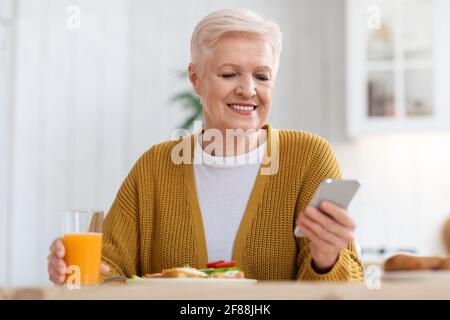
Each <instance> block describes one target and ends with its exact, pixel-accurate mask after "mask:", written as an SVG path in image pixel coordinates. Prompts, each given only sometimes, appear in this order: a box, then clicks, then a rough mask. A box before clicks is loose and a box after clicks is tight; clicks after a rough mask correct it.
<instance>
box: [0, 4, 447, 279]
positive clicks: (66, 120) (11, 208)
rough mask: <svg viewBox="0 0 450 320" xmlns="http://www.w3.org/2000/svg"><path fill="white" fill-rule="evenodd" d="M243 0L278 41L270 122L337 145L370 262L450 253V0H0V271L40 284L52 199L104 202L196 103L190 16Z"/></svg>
mask: <svg viewBox="0 0 450 320" xmlns="http://www.w3.org/2000/svg"><path fill="white" fill-rule="evenodd" d="M226 7H246V8H249V9H252V10H255V11H256V12H258V13H260V14H261V15H263V16H266V17H268V18H270V19H273V20H275V21H276V22H278V23H279V25H280V26H281V29H282V31H283V34H284V49H283V52H282V56H281V67H280V71H279V75H278V80H277V87H276V91H275V97H274V103H273V109H272V114H271V118H270V122H271V123H272V124H273V125H274V126H275V127H276V128H288V129H296V130H308V131H312V132H315V133H317V134H320V135H322V136H324V137H326V138H327V139H328V140H329V141H330V142H331V143H332V144H333V146H334V149H335V151H336V154H337V157H338V159H339V161H340V163H341V166H342V171H343V175H344V177H345V178H356V179H358V180H360V182H361V184H362V187H361V189H360V192H359V193H358V194H357V196H356V198H355V199H354V202H353V204H352V206H351V208H350V212H351V215H352V216H353V217H354V218H355V220H356V222H357V224H358V229H357V233H356V236H357V241H358V244H359V245H360V247H361V250H362V257H363V259H364V260H365V261H366V262H370V261H372V260H377V259H382V258H383V257H385V256H386V255H388V254H390V253H392V252H395V251H396V250H407V251H411V252H415V253H417V254H423V255H435V254H438V255H443V254H447V252H446V248H445V246H444V244H443V241H442V236H441V231H442V226H443V224H444V222H445V220H446V219H448V217H449V215H450V98H449V91H450V81H449V78H450V63H449V59H450V22H449V21H450V1H448V0H435V1H433V0H389V1H381V0H367V1H365V0H348V1H345V0H239V1H238V0H221V1H219V0H214V1H212V0H211V1H207V0H189V1H186V0H167V1H150V0H71V1H66V0H0V285H39V284H48V280H47V267H46V264H47V261H46V256H47V254H48V247H49V245H50V242H51V240H52V239H54V238H55V237H57V236H58V235H60V232H61V218H60V217H61V212H62V211H63V210H65V209H74V208H99V209H103V210H105V211H107V210H108V209H109V207H110V205H111V203H112V201H113V199H114V196H115V193H116V192H117V190H118V188H119V187H120V184H121V183H122V180H123V179H124V177H125V176H126V174H127V173H128V171H129V170H130V169H131V167H132V165H133V163H134V162H135V161H136V159H137V158H138V157H139V156H140V155H141V154H142V153H143V152H144V151H145V150H147V149H148V148H149V147H150V146H152V145H153V144H155V143H157V142H160V141H164V140H168V139H170V137H171V133H172V131H173V130H174V129H175V128H178V127H179V125H180V124H181V123H183V122H184V121H185V120H186V119H187V117H189V115H190V111H189V110H186V109H184V108H183V107H182V105H181V104H180V103H179V102H173V101H172V100H171V99H172V97H173V96H175V95H176V94H178V93H180V92H182V91H184V90H189V83H188V81H187V79H186V78H185V77H180V72H182V71H183V70H186V68H187V66H188V63H189V48H190V47H189V43H190V36H191V32H192V31H193V29H194V27H195V25H196V23H197V22H198V21H199V19H201V18H202V17H203V16H204V15H205V14H207V13H209V12H211V11H213V10H216V9H220V8H226Z"/></svg>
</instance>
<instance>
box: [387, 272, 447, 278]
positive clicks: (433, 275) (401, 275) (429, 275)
mask: <svg viewBox="0 0 450 320" xmlns="http://www.w3.org/2000/svg"><path fill="white" fill-rule="evenodd" d="M383 279H385V280H402V279H405V280H422V279H423V280H426V279H436V280H440V279H450V271H447V270H435V271H429V270H423V271H420V270H417V271H416V270H414V271H388V272H384V273H383Z"/></svg>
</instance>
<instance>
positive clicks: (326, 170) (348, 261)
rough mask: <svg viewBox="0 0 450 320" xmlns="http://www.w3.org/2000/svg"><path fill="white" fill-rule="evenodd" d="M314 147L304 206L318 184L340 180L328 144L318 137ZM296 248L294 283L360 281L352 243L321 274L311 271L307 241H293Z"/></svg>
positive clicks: (359, 266)
mask: <svg viewBox="0 0 450 320" xmlns="http://www.w3.org/2000/svg"><path fill="white" fill-rule="evenodd" d="M314 144H315V146H314V147H313V148H312V150H314V151H312V158H311V164H310V166H309V168H308V172H307V181H308V183H307V186H306V185H305V188H304V191H303V192H306V193H307V194H306V195H303V196H302V197H301V199H308V201H307V202H309V200H310V199H311V198H312V196H313V194H314V192H315V190H316V189H317V187H318V186H319V184H320V182H321V181H322V180H325V179H328V178H331V179H340V178H341V172H340V168H339V164H338V162H337V160H336V157H335V155H334V152H333V150H332V148H331V146H330V144H329V143H328V142H326V141H325V140H324V139H322V138H319V137H317V140H316V141H315V142H314ZM301 199H300V198H299V200H298V204H297V208H301V211H302V210H304V209H305V207H306V206H307V204H308V203H307V202H305V201H302V200H301ZM300 214H301V213H300ZM297 244H298V246H299V255H298V258H297V265H298V274H297V279H298V280H304V281H328V282H337V281H346V282H361V281H362V280H363V277H364V269H363V265H362V263H361V261H360V260H359V257H358V254H357V252H356V250H355V246H354V243H351V244H349V246H348V247H347V249H345V250H344V251H342V252H341V253H340V254H339V258H338V260H337V262H336V264H335V265H334V266H333V268H332V269H331V270H330V271H328V272H327V273H324V274H319V273H317V272H316V271H315V270H314V269H313V267H312V258H311V249H310V248H311V241H310V240H309V239H307V238H297Z"/></svg>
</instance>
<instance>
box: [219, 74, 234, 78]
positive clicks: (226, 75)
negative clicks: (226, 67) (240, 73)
mask: <svg viewBox="0 0 450 320" xmlns="http://www.w3.org/2000/svg"><path fill="white" fill-rule="evenodd" d="M234 76H236V73H224V74H222V78H225V79H230V78H233V77H234Z"/></svg>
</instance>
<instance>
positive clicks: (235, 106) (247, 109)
mask: <svg viewBox="0 0 450 320" xmlns="http://www.w3.org/2000/svg"><path fill="white" fill-rule="evenodd" d="M231 107H232V108H233V109H236V110H241V111H253V109H254V108H255V107H253V106H248V107H247V106H240V105H237V104H233V105H231Z"/></svg>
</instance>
